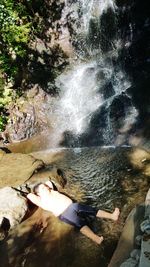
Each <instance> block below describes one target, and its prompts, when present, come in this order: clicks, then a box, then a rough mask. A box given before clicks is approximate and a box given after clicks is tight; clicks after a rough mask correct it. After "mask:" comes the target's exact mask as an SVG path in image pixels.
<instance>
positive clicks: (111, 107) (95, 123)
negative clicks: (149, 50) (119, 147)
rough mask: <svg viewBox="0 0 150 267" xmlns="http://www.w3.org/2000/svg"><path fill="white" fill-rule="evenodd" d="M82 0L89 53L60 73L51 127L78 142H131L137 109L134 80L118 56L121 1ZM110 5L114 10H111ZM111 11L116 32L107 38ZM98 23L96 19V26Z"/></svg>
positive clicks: (80, 2) (96, 143)
mask: <svg viewBox="0 0 150 267" xmlns="http://www.w3.org/2000/svg"><path fill="white" fill-rule="evenodd" d="M67 2H68V1H66V5H67ZM78 4H79V6H80V13H81V14H82V19H81V21H82V25H81V28H80V29H79V32H80V34H81V31H83V34H84V36H85V41H86V51H88V57H86V56H84V58H83V57H81V58H80V56H79V58H78V60H77V61H76V62H74V64H72V65H70V68H68V70H65V71H64V72H63V73H62V74H61V75H60V76H58V77H57V79H56V81H55V84H56V86H57V88H59V89H60V95H59V99H58V100H57V102H56V104H55V105H54V107H53V110H52V112H53V114H54V120H53V123H52V127H53V128H54V129H57V137H58V139H62V135H63V134H64V133H69V134H70V135H71V136H72V138H75V144H74V146H83V145H87V146H88V145H100V144H103V145H115V144H126V142H127V135H128V133H129V132H130V130H131V128H132V126H133V125H134V123H135V122H136V119H137V116H138V111H137V110H136V108H135V107H134V106H133V103H132V98H131V96H130V95H129V93H128V89H129V88H130V86H131V81H130V80H129V78H128V76H127V74H126V73H125V72H124V70H123V68H122V67H121V64H120V62H119V60H118V58H119V50H120V47H121V40H120V39H119V36H118V35H117V34H116V32H117V29H116V24H115V23H116V20H115V17H116V12H117V6H116V4H115V1H113V0H100V1H94V0H79V1H78ZM108 11H109V12H111V13H109V14H108V16H107V12H108ZM110 14H111V17H112V30H113V33H111V34H110V35H111V36H110V39H109V40H108V37H109V34H108V33H107V20H108V18H109V15H110ZM93 23H97V26H96V27H95V26H94V28H92V26H91V25H96V24H93ZM109 23H110V21H109ZM95 29H96V30H95ZM110 29H111V27H110V25H109V30H110ZM114 29H115V30H114ZM92 31H93V32H92ZM96 31H97V32H96ZM89 36H90V37H89ZM95 36H96V37H95ZM76 38H77V39H78V32H77V35H76ZM107 40H108V41H107ZM130 41H131V40H130ZM82 49H83V48H82ZM85 55H86V53H85ZM84 136H86V138H87V139H86V141H85V138H84ZM76 140H78V142H76ZM92 140H93V141H92ZM66 145H67V143H66ZM71 145H72V143H71Z"/></svg>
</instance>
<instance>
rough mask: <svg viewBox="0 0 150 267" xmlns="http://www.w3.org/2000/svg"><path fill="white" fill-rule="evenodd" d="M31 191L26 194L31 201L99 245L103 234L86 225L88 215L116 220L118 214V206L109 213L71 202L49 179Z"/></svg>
mask: <svg viewBox="0 0 150 267" xmlns="http://www.w3.org/2000/svg"><path fill="white" fill-rule="evenodd" d="M33 192H34V193H29V194H28V195H27V198H28V199H29V200H30V201H31V202H32V203H34V204H35V205H37V206H38V207H40V208H42V209H44V210H47V211H50V212H51V213H53V215H54V216H55V217H58V219H60V220H61V221H63V222H65V223H67V224H70V225H73V226H74V227H76V228H77V229H79V231H80V232H81V233H82V234H83V235H85V236H87V237H88V238H90V239H91V240H93V241H94V242H95V243H97V244H99V245H100V244H101V243H102V241H103V239H104V238H103V236H98V235H97V234H95V233H94V232H93V231H92V230H91V229H90V227H89V226H88V219H87V218H88V216H93V217H94V218H96V217H97V218H106V219H111V220H113V221H117V220H118V217H119V214H120V211H119V209H118V208H115V210H114V211H113V212H112V213H110V212H106V211H104V210H100V209H96V208H94V207H92V206H88V205H85V204H82V203H78V202H73V201H72V199H71V198H70V197H68V196H66V195H64V194H63V193H60V192H59V191H57V190H56V187H55V186H54V184H53V183H52V182H51V181H47V182H45V183H39V184H37V185H36V186H35V187H34V188H33Z"/></svg>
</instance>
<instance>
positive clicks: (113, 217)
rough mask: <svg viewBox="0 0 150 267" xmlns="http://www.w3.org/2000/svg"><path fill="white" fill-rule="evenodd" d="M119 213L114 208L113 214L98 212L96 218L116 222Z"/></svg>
mask: <svg viewBox="0 0 150 267" xmlns="http://www.w3.org/2000/svg"><path fill="white" fill-rule="evenodd" d="M119 214H120V211H119V209H118V208H115V210H114V212H113V213H110V212H107V211H104V210H98V212H97V214H96V217H98V218H105V219H111V220H113V221H117V220H118V217H119Z"/></svg>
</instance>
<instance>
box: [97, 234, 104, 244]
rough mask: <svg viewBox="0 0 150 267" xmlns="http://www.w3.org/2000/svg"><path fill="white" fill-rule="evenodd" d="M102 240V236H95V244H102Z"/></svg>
mask: <svg viewBox="0 0 150 267" xmlns="http://www.w3.org/2000/svg"><path fill="white" fill-rule="evenodd" d="M103 240H104V237H103V236H97V238H96V240H95V241H96V243H97V244H98V245H100V244H101V243H102V242H103Z"/></svg>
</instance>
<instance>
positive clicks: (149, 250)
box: [139, 189, 150, 267]
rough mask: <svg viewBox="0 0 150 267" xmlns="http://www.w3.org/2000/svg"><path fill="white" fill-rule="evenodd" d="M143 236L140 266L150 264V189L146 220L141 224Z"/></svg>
mask: <svg viewBox="0 0 150 267" xmlns="http://www.w3.org/2000/svg"><path fill="white" fill-rule="evenodd" d="M141 231H142V232H143V238H142V243H141V256H140V262H139V267H143V266H144V267H149V266H150V189H149V191H148V193H147V196H146V200H145V220H144V221H143V222H142V224H141Z"/></svg>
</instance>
